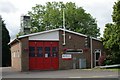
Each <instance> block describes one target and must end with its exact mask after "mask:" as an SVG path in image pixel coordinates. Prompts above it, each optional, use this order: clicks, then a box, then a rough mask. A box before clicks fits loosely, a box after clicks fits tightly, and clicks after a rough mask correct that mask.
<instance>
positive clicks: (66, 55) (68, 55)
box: [62, 54, 72, 60]
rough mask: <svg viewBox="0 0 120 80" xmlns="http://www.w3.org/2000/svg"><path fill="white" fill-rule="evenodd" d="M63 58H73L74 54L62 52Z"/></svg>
mask: <svg viewBox="0 0 120 80" xmlns="http://www.w3.org/2000/svg"><path fill="white" fill-rule="evenodd" d="M62 59H67V60H68V59H72V55H71V54H62Z"/></svg>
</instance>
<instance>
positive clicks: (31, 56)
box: [10, 28, 103, 71]
mask: <svg viewBox="0 0 120 80" xmlns="http://www.w3.org/2000/svg"><path fill="white" fill-rule="evenodd" d="M64 31H65V36H64V35H63V34H64ZM10 45H11V59H12V68H15V69H16V70H18V71H29V70H59V69H76V68H92V67H95V66H98V58H99V57H100V56H101V55H102V53H103V45H102V42H101V41H100V40H99V39H96V38H93V37H92V38H88V37H87V36H86V35H83V34H80V33H77V32H73V31H69V30H64V29H61V28H58V29H53V30H48V31H43V32H38V33H33V34H28V35H23V36H19V37H18V38H16V39H14V40H13V41H12V42H11V43H10Z"/></svg>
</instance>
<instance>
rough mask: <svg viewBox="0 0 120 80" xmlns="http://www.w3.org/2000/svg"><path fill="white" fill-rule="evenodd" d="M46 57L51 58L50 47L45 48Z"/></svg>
mask: <svg viewBox="0 0 120 80" xmlns="http://www.w3.org/2000/svg"><path fill="white" fill-rule="evenodd" d="M45 57H50V47H45Z"/></svg>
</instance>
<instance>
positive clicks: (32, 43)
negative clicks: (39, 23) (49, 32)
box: [29, 42, 37, 70]
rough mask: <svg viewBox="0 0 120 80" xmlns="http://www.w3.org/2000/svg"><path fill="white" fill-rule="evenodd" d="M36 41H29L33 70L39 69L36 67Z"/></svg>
mask: <svg viewBox="0 0 120 80" xmlns="http://www.w3.org/2000/svg"><path fill="white" fill-rule="evenodd" d="M35 46H36V45H35V42H30V43H29V68H30V69H32V70H35V69H37V67H36V48H35Z"/></svg>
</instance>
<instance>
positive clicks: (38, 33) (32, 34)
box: [9, 28, 100, 44]
mask: <svg viewBox="0 0 120 80" xmlns="http://www.w3.org/2000/svg"><path fill="white" fill-rule="evenodd" d="M60 30H61V31H64V30H65V32H69V33H72V34H75V35H79V36H83V37H87V35H84V34H81V33H78V32H74V31H70V30H67V29H62V28H57V29H52V30H47V31H42V32H37V33H31V34H27V35H22V36H19V37H18V38H17V39H21V38H25V37H30V36H35V35H40V34H44V33H49V32H54V31H60ZM92 39H94V40H98V41H100V39H97V38H94V37H92ZM14 40H16V38H15V39H14ZM14 40H12V41H11V42H10V43H9V44H11V43H12V42H14Z"/></svg>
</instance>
